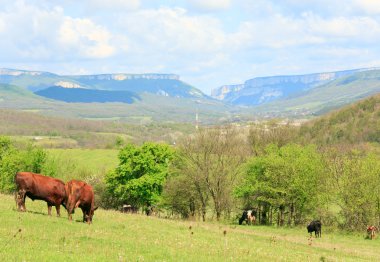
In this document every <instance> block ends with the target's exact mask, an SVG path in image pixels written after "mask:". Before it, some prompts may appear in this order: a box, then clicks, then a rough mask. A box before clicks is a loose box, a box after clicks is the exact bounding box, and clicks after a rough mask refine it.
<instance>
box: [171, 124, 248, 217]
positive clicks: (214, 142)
mask: <svg viewBox="0 0 380 262" xmlns="http://www.w3.org/2000/svg"><path fill="white" fill-rule="evenodd" d="M247 154H248V149H247V143H246V141H245V139H244V137H243V136H241V135H240V134H239V132H238V130H237V129H236V128H233V127H222V128H210V129H201V130H199V131H198V132H197V133H196V134H195V135H193V136H190V137H188V138H186V139H185V140H184V141H182V143H180V146H179V153H178V155H179V159H180V160H179V161H178V162H177V168H178V170H179V172H181V173H182V174H183V175H185V176H186V178H187V181H188V182H189V183H191V186H192V188H194V190H195V192H196V196H197V198H198V200H199V202H200V203H201V205H202V208H201V209H202V218H203V220H205V215H206V208H207V205H208V198H209V197H210V198H211V200H212V202H213V208H214V211H215V214H216V218H217V220H220V218H221V215H222V213H223V212H225V211H226V212H227V213H229V211H230V209H231V206H232V202H233V198H232V188H233V186H234V184H235V182H236V179H237V177H238V174H239V166H240V165H241V164H242V163H243V162H244V161H245V159H246V156H247Z"/></svg>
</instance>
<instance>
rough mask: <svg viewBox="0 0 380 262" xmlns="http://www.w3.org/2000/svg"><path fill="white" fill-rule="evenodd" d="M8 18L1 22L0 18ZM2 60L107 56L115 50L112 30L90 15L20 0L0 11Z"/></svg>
mask: <svg viewBox="0 0 380 262" xmlns="http://www.w3.org/2000/svg"><path fill="white" fill-rule="evenodd" d="M2 20H3V21H7V22H6V23H1V21H2ZM0 28H1V30H0V37H1V39H2V41H1V42H0V48H1V49H3V50H7V52H0V58H2V59H3V60H10V59H13V60H16V61H25V60H28V59H30V60H40V61H48V60H56V61H64V60H72V59H81V58H86V59H88V58H92V59H97V58H105V57H109V56H111V55H112V54H114V52H115V47H114V46H112V45H111V44H110V42H111V40H112V37H113V36H112V34H111V33H109V32H108V31H107V29H106V28H105V27H103V26H100V25H97V24H95V23H94V22H93V21H91V20H90V19H82V18H71V17H70V16H67V15H65V14H64V9H63V8H62V7H50V8H44V7H41V6H33V5H29V4H26V3H25V2H23V1H17V2H15V3H14V5H13V6H10V7H8V8H7V9H6V10H4V11H0Z"/></svg>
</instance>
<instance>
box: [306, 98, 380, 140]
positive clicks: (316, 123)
mask: <svg viewBox="0 0 380 262" xmlns="http://www.w3.org/2000/svg"><path fill="white" fill-rule="evenodd" d="M300 136H301V138H302V139H303V140H305V141H308V142H312V143H316V144H319V145H328V144H358V143H363V142H377V143H379V142H380V95H375V96H372V97H370V98H368V99H364V100H362V101H360V102H358V103H355V104H353V105H350V106H347V107H345V108H343V109H341V110H338V111H334V112H332V113H330V114H328V115H326V116H323V117H320V118H318V119H316V120H313V121H310V122H308V123H306V124H304V125H303V126H302V127H301V129H300Z"/></svg>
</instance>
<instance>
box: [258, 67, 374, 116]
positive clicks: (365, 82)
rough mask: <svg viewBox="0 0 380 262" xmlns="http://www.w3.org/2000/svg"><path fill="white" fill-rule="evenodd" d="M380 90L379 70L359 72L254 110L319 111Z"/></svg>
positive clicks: (328, 109) (319, 112) (311, 112)
mask: <svg viewBox="0 0 380 262" xmlns="http://www.w3.org/2000/svg"><path fill="white" fill-rule="evenodd" d="M378 92H380V70H370V71H363V72H357V73H355V74H352V75H350V76H345V77H341V78H338V79H336V80H334V81H331V82H329V83H327V84H324V85H320V86H317V87H315V88H313V89H310V90H308V91H306V92H303V93H299V94H297V95H293V96H291V97H288V98H286V99H281V100H278V101H275V102H272V103H268V104H266V105H261V106H258V107H255V112H266V113H267V114H268V113H272V114H276V115H281V114H282V115H312V114H314V115H320V114H323V113H326V112H328V111H330V110H333V109H337V108H340V107H342V106H344V105H347V104H350V103H353V102H355V101H358V100H360V99H362V98H365V97H368V96H371V95H374V94H376V93H378Z"/></svg>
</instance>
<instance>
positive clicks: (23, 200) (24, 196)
mask: <svg viewBox="0 0 380 262" xmlns="http://www.w3.org/2000/svg"><path fill="white" fill-rule="evenodd" d="M20 199H21V200H20V201H21V211H23V212H26V206H25V200H26V192H25V191H24V190H22V191H21V195H20Z"/></svg>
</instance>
